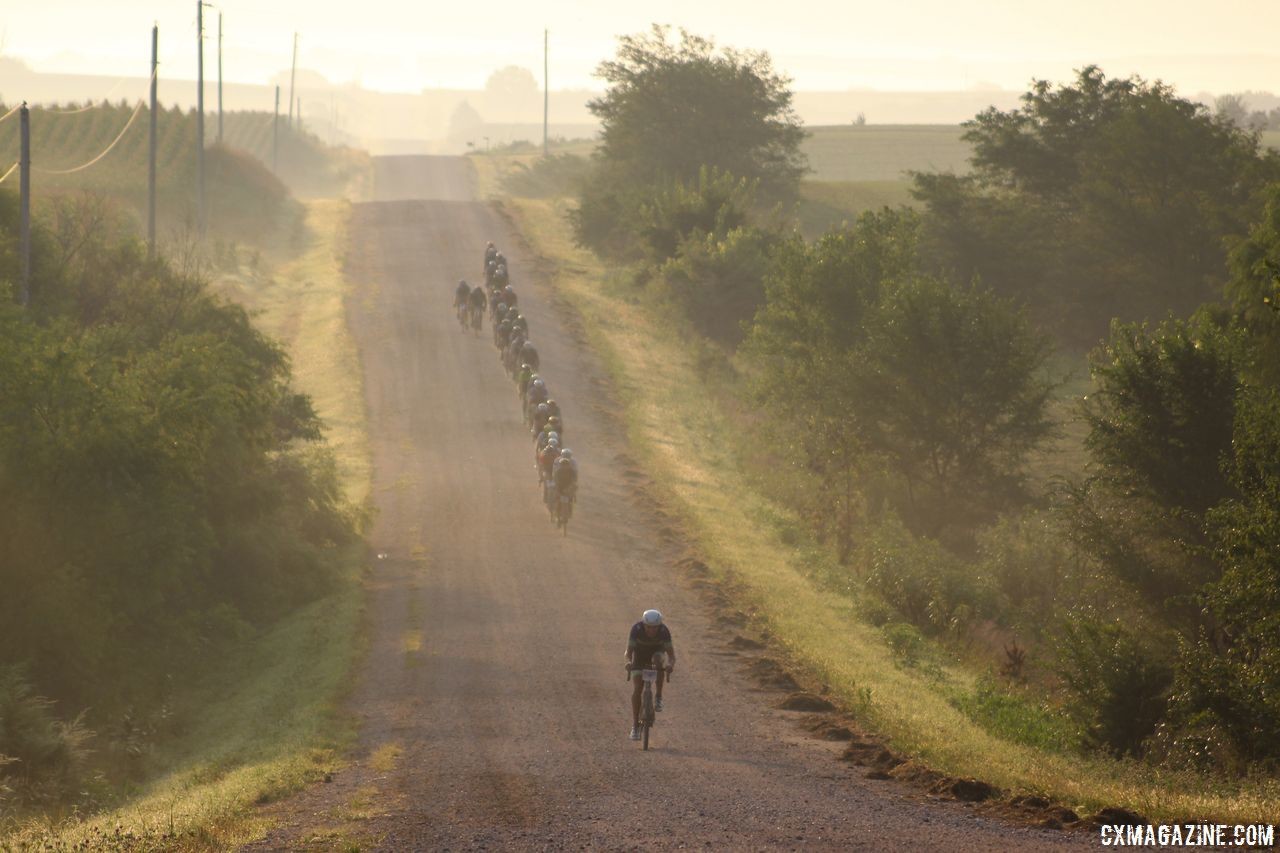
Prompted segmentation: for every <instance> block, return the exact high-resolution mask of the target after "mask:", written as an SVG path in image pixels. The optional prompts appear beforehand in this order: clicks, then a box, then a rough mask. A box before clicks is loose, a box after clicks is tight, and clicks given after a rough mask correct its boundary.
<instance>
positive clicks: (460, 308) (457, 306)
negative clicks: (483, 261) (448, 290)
mask: <svg viewBox="0 0 1280 853" xmlns="http://www.w3.org/2000/svg"><path fill="white" fill-rule="evenodd" d="M469 296H471V287H470V286H469V285H468V284H467V280H466V279H462V280H460V281H459V282H458V286H457V287H456V288H454V291H453V310H454V311H456V312H458V319H462V316H463V312H464V311H465V310H466V308H467V298H468V297H469Z"/></svg>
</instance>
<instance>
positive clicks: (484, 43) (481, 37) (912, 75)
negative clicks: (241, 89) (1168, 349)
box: [0, 0, 1280, 94]
mask: <svg viewBox="0 0 1280 853" xmlns="http://www.w3.org/2000/svg"><path fill="white" fill-rule="evenodd" d="M5 6H6V7H7V8H5V9H4V11H3V14H2V15H0V36H2V37H3V45H2V47H0V50H2V55H6V56H11V57H16V58H19V59H22V60H23V61H25V62H27V63H28V64H29V65H31V66H33V67H34V68H35V69H36V70H39V71H64V72H76V73H97V74H112V75H133V74H139V73H140V74H142V75H144V76H145V74H146V70H147V68H146V66H147V62H148V57H149V50H150V32H149V31H150V26H151V24H152V23H153V22H156V23H159V25H160V44H161V60H162V62H163V64H164V66H165V73H166V74H167V75H168V76H169V77H171V78H194V76H195V58H194V54H195V48H194V41H195V3H194V2H193V1H189V0H183V2H174V1H173V0H163V2H159V0H93V2H88V0H43V2H41V1H40V0H34V2H25V0H5ZM219 11H221V12H222V13H223V15H224V31H225V42H224V45H225V60H224V61H225V75H226V79H227V80H228V81H235V82H245V83H265V82H267V80H268V79H269V78H270V77H272V76H273V75H274V74H276V73H278V72H279V71H281V70H283V69H287V68H288V65H289V51H290V46H291V41H292V37H293V32H294V31H295V30H298V31H299V32H300V34H301V35H300V47H299V63H298V64H299V67H301V68H309V69H314V70H316V71H318V72H320V73H321V74H323V75H324V76H325V77H327V78H328V79H329V80H331V81H333V82H336V83H347V82H353V81H355V82H359V83H361V84H363V85H364V86H366V87H369V88H376V89H384V90H390V91H403V92H416V91H418V90H420V89H422V88H426V87H449V88H480V87H481V86H483V84H484V81H485V79H486V78H487V77H488V75H489V73H490V72H492V71H493V70H494V69H495V68H498V67H501V66H503V65H509V64H515V65H521V66H524V67H527V68H530V69H531V70H535V71H536V72H537V73H538V76H539V77H541V66H542V53H541V51H542V30H543V28H544V27H546V28H549V29H550V30H551V51H552V52H551V86H552V88H553V89H559V88H579V87H592V88H596V87H598V86H599V85H600V84H599V83H597V82H596V81H594V80H593V78H592V76H591V75H592V71H593V69H594V68H595V65H596V64H597V63H598V62H599V61H600V60H601V59H602V58H605V57H607V56H609V55H611V54H612V53H613V50H614V46H615V40H614V39H615V36H617V35H618V34H620V33H628V32H637V31H640V30H643V29H646V28H647V27H648V25H649V24H650V23H652V22H654V21H658V22H663V23H670V24H673V25H675V26H683V27H686V28H688V29H690V30H692V31H694V32H697V33H699V34H701V35H708V36H711V37H714V38H715V40H716V41H717V42H718V43H720V44H725V45H732V46H735V47H742V48H756V49H763V50H767V51H769V53H770V54H772V56H773V58H774V61H775V64H776V65H777V66H778V67H779V68H781V69H782V70H783V71H785V72H786V73H788V74H789V75H791V77H792V78H794V80H795V88H797V89H800V90H812V89H848V88H862V87H870V88H878V89H953V90H954V89H970V88H974V87H980V86H983V85H987V84H994V85H997V86H1001V87H1004V88H1007V89H1018V90H1020V89H1023V88H1025V84H1026V83H1027V81H1028V80H1030V79H1031V78H1032V77H1045V78H1049V79H1055V80H1058V79H1063V78H1065V77H1066V76H1067V75H1069V74H1070V71H1071V69H1072V68H1074V67H1079V66H1081V65H1084V64H1087V63H1090V62H1097V63H1100V64H1102V65H1103V67H1104V70H1106V71H1107V73H1109V74H1112V75H1115V76H1123V75H1126V74H1130V73H1141V74H1143V75H1144V76H1147V77H1152V78H1154V77H1161V78H1163V79H1165V80H1167V81H1168V82H1171V83H1173V84H1174V85H1175V86H1177V87H1178V89H1179V91H1181V92H1183V93H1184V94H1194V93H1196V92H1199V91H1205V90H1207V91H1214V92H1226V91H1238V90H1244V89H1269V90H1272V91H1280V0H1215V2H1206V0H1072V2H1059V3H1035V2H1026V0H983V2H962V0H899V2H876V3H858V2H848V0H844V2H832V0H790V2H781V3H779V2H771V3H758V2H752V0H692V2H691V0H649V2H644V3H635V2H633V3H613V2H607V0H606V2H599V0H593V2H586V0H543V2H541V3H535V2H530V0H519V1H518V2H517V0H482V2H473V3H467V2H450V3H429V2H422V0H415V2H404V0H361V2H359V3H358V4H354V5H352V6H349V7H348V6H343V5H340V4H338V3H334V2H331V1H330V0H307V2H304V0H224V2H222V3H219V4H218V5H216V6H214V7H211V8H208V9H207V10H206V13H205V22H206V32H207V33H208V34H209V35H210V36H211V38H210V41H209V42H208V44H209V48H210V49H209V50H207V51H206V70H207V71H209V72H212V71H213V69H214V67H215V66H214V65H213V53H212V48H213V47H214V46H215V45H216V42H215V40H214V38H213V37H216V33H217V16H218V12H219ZM2 83H3V81H0V84H2Z"/></svg>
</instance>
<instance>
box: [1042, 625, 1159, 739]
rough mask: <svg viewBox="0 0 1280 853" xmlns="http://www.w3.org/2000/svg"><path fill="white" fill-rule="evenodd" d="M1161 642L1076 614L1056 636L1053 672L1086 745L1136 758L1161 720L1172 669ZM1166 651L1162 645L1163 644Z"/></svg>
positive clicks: (1139, 630)
mask: <svg viewBox="0 0 1280 853" xmlns="http://www.w3.org/2000/svg"><path fill="white" fill-rule="evenodd" d="M1159 642H1160V639H1159V638H1158V637H1157V636H1154V635H1153V632H1152V631H1150V630H1144V629H1143V628H1139V627H1131V626H1129V625H1126V624H1125V623H1124V622H1123V621H1121V620H1120V618H1118V617H1106V616H1103V615H1102V614H1099V613H1096V612H1094V611H1091V610H1083V609H1082V610H1077V611H1075V612H1073V613H1071V614H1070V615H1069V616H1068V617H1067V619H1066V620H1065V622H1064V624H1063V626H1062V628H1061V630H1060V631H1059V633H1058V635H1057V637H1056V638H1055V651H1056V653H1057V672H1058V675H1059V676H1060V677H1061V678H1062V680H1063V682H1064V683H1065V684H1066V686H1067V687H1068V689H1070V691H1071V693H1072V694H1073V702H1072V705H1071V710H1072V714H1073V716H1074V717H1075V718H1076V720H1077V721H1079V723H1080V724H1081V725H1082V727H1083V728H1084V731H1085V736H1086V738H1087V739H1088V741H1089V743H1090V744H1091V745H1094V746H1098V747H1101V748H1104V749H1106V750H1108V751H1110V752H1112V753H1114V754H1116V755H1136V754H1138V753H1139V752H1140V751H1141V749H1142V744H1143V741H1144V740H1146V738H1147V737H1148V736H1149V735H1151V733H1152V732H1153V731H1154V730H1155V727H1156V724H1157V723H1159V722H1160V720H1161V718H1162V717H1163V716H1164V712H1165V707H1166V705H1167V701H1168V691H1169V686H1170V684H1171V682H1172V680H1173V669H1172V665H1171V663H1170V660H1169V653H1168V652H1167V651H1165V652H1161V651H1159V650H1158V646H1157V644H1158V643H1159ZM1166 648H1167V645H1166Z"/></svg>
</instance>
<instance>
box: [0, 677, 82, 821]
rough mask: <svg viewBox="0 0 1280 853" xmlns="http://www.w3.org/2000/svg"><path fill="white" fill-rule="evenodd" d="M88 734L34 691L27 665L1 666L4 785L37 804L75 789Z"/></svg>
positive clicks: (0, 750)
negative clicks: (60, 714) (56, 712)
mask: <svg viewBox="0 0 1280 853" xmlns="http://www.w3.org/2000/svg"><path fill="white" fill-rule="evenodd" d="M88 737H89V732H88V731H87V730H86V729H85V728H84V726H83V725H82V724H81V721H80V718H76V719H75V720H72V721H71V722H64V721H62V720H59V719H58V718H57V717H56V716H54V714H53V702H52V701H51V700H49V699H45V698H44V697H41V696H37V695H35V693H34V691H33V689H32V687H31V684H30V683H29V682H28V681H27V678H26V673H25V671H24V669H23V667H21V666H18V665H14V664H10V665H5V666H0V786H5V787H10V788H11V789H12V790H13V791H14V792H15V793H16V795H17V796H18V797H20V798H21V799H22V800H24V801H28V802H34V803H39V802H48V801H52V800H56V799H59V798H61V797H64V796H66V795H67V794H69V793H71V792H74V791H75V790H76V787H77V785H78V783H79V782H80V779H81V774H82V772H83V771H84V765H85V760H86V758H87V757H88V750H87V749H86V748H85V741H86V740H87V739H88ZM6 782H7V783H8V784H7V785H6V784H5V783H6ZM0 790H2V787H0Z"/></svg>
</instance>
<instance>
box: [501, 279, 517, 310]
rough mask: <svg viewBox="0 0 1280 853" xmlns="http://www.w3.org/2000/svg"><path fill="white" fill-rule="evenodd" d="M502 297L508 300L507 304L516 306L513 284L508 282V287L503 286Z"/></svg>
mask: <svg viewBox="0 0 1280 853" xmlns="http://www.w3.org/2000/svg"><path fill="white" fill-rule="evenodd" d="M502 297H503V298H504V299H506V300H507V304H508V305H510V306H511V307H512V308H514V307H515V306H516V292H515V289H514V288H512V287H511V285H509V284H508V285H507V286H506V287H504V288H502Z"/></svg>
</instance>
